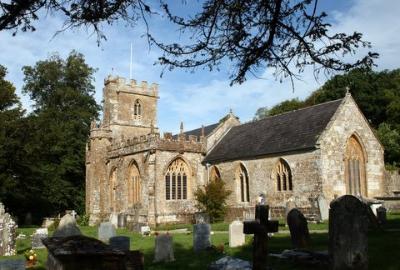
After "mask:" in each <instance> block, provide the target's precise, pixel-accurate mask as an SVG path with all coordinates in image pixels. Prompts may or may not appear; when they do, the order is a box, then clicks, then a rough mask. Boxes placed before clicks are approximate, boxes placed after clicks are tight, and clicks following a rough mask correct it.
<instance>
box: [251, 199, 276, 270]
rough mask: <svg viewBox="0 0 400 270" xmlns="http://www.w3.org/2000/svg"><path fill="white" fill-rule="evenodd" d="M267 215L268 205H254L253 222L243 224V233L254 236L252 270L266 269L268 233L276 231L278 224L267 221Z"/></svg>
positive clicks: (273, 221)
mask: <svg viewBox="0 0 400 270" xmlns="http://www.w3.org/2000/svg"><path fill="white" fill-rule="evenodd" d="M268 213H269V206H268V205H256V213H255V220H253V221H245V222H244V226H243V232H244V233H245V234H254V237H253V262H252V264H253V268H252V269H253V270H265V269H266V268H267V256H268V233H269V232H277V231H278V226H279V222H278V221H277V220H268Z"/></svg>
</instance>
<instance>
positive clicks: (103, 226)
mask: <svg viewBox="0 0 400 270" xmlns="http://www.w3.org/2000/svg"><path fill="white" fill-rule="evenodd" d="M116 235H117V233H116V231H115V226H114V225H113V224H112V223H111V222H102V223H100V226H99V229H98V232H97V238H98V239H99V240H101V241H103V242H106V243H108V241H109V240H110V238H111V237H114V236H116Z"/></svg>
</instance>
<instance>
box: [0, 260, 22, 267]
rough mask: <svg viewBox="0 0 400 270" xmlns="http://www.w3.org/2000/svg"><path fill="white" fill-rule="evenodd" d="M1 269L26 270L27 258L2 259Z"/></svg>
mask: <svg viewBox="0 0 400 270" xmlns="http://www.w3.org/2000/svg"><path fill="white" fill-rule="evenodd" d="M0 270H25V260H24V259H17V260H0Z"/></svg>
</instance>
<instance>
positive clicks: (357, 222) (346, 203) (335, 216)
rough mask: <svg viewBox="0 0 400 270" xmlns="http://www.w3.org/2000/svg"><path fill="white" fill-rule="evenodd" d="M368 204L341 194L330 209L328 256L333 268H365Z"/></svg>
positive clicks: (366, 266) (338, 269)
mask: <svg viewBox="0 0 400 270" xmlns="http://www.w3.org/2000/svg"><path fill="white" fill-rule="evenodd" d="M368 208H369V207H368V206H367V205H365V204H364V203H363V202H361V201H360V199H358V198H357V197H354V196H351V195H344V196H342V197H339V198H337V199H335V200H334V201H332V202H331V204H330V210H329V255H330V258H331V263H332V269H333V270H341V269H357V270H366V269H368V223H369V217H368V215H369V214H368Z"/></svg>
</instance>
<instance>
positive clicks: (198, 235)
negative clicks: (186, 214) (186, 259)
mask: <svg viewBox="0 0 400 270" xmlns="http://www.w3.org/2000/svg"><path fill="white" fill-rule="evenodd" d="M210 235H211V225H210V224H204V223H200V224H194V225H193V249H194V251H195V252H197V251H201V250H204V249H206V248H208V247H210V246H211V236H210Z"/></svg>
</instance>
